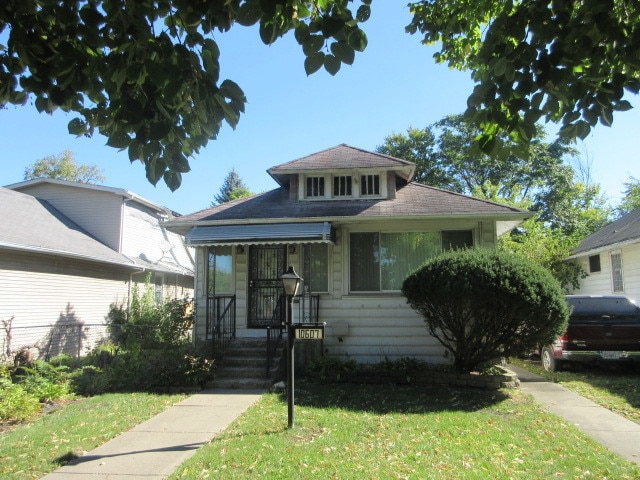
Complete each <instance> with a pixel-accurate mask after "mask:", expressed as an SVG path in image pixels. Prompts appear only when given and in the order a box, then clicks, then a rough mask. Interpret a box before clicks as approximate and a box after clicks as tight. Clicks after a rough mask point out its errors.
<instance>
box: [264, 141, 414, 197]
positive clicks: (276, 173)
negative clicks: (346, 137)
mask: <svg viewBox="0 0 640 480" xmlns="http://www.w3.org/2000/svg"><path fill="white" fill-rule="evenodd" d="M356 168H357V169H360V170H362V169H372V170H376V169H385V170H393V171H395V172H396V175H397V176H399V177H400V178H402V179H404V180H405V181H406V182H409V181H411V178H413V174H414V172H415V168H416V165H415V163H413V162H408V161H406V160H402V159H400V158H395V157H392V156H390V155H384V154H382V153H375V152H368V151H366V150H362V149H360V148H356V147H351V146H349V145H346V144H344V143H343V144H341V145H338V146H337V147H333V148H328V149H326V150H322V151H321V152H318V153H314V154H312V155H307V156H306V157H302V158H298V159H297V160H292V161H290V162H287V163H283V164H281V165H277V166H275V167H271V168H270V169H268V170H267V172H268V173H269V175H271V176H272V177H273V178H274V180H275V181H276V182H278V183H279V184H280V185H282V186H285V187H286V186H287V184H288V178H289V175H291V174H292V173H295V174H297V173H305V172H306V173H309V172H313V171H320V170H322V171H327V170H332V171H335V170H353V169H356Z"/></svg>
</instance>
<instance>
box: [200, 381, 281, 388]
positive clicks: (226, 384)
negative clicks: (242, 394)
mask: <svg viewBox="0 0 640 480" xmlns="http://www.w3.org/2000/svg"><path fill="white" fill-rule="evenodd" d="M272 384H273V380H272V379H270V378H216V379H215V380H213V381H212V382H209V383H207V385H206V386H205V387H206V388H220V389H223V388H229V389H245V390H246V389H268V388H270V387H271V385H272Z"/></svg>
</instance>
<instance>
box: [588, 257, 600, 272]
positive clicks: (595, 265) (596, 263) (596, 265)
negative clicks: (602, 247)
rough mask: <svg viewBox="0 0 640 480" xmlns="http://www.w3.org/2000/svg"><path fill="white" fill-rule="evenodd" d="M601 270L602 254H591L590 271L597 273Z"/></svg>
mask: <svg viewBox="0 0 640 480" xmlns="http://www.w3.org/2000/svg"><path fill="white" fill-rule="evenodd" d="M600 270H601V267H600V254H598V255H591V256H590V257H589V273H597V272H599V271H600Z"/></svg>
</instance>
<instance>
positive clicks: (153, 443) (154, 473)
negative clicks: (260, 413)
mask: <svg viewBox="0 0 640 480" xmlns="http://www.w3.org/2000/svg"><path fill="white" fill-rule="evenodd" d="M262 393H264V391H259V390H220V389H216V390H204V391H202V392H199V393H196V394H195V395H193V396H191V397H189V398H187V399H186V400H183V401H182V402H180V403H177V404H176V405H174V406H173V407H171V408H169V409H168V410H165V411H164V412H162V413H161V414H159V415H157V416H155V417H153V418H151V419H149V420H147V421H146V422H144V423H141V424H140V425H138V426H136V427H134V428H133V429H131V430H129V431H128V432H125V433H123V434H122V435H119V436H117V437H115V438H113V439H112V440H110V441H108V442H107V443H105V444H104V445H102V446H100V447H98V448H96V449H95V450H93V451H91V452H89V453H88V454H87V455H84V456H82V457H80V458H78V459H76V460H74V461H73V462H71V463H69V464H68V465H66V466H64V467H62V468H59V469H58V470H56V471H55V472H53V473H50V474H49V475H46V476H44V477H42V480H45V479H46V480H76V479H77V480H81V479H82V480H161V479H164V478H167V477H168V476H169V475H170V474H171V473H173V471H174V470H175V469H176V468H178V466H180V465H181V464H182V463H183V462H184V461H185V460H186V459H187V458H189V457H190V456H191V455H193V454H194V453H195V451H196V450H197V449H198V448H200V447H201V446H202V445H204V444H206V443H207V442H209V441H210V440H211V439H212V438H213V437H214V436H215V435H216V434H217V433H219V432H221V431H222V430H224V429H225V428H227V426H228V425H229V424H230V423H231V422H232V421H233V420H235V419H236V418H237V417H238V416H239V415H240V414H242V413H243V412H244V411H245V410H246V409H247V408H249V407H250V406H251V405H253V404H254V403H255V402H256V401H257V400H258V399H259V398H260V396H261V395H262ZM95 414H96V415H100V412H96V413H95Z"/></svg>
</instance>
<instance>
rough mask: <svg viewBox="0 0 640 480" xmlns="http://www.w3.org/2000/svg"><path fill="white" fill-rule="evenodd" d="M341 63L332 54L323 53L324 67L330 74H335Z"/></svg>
mask: <svg viewBox="0 0 640 480" xmlns="http://www.w3.org/2000/svg"><path fill="white" fill-rule="evenodd" d="M340 65H342V63H341V62H340V60H338V59H337V58H336V57H334V56H333V55H325V57H324V69H325V70H326V71H327V72H329V73H330V74H331V75H335V74H336V73H338V71H339V70H340Z"/></svg>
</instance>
